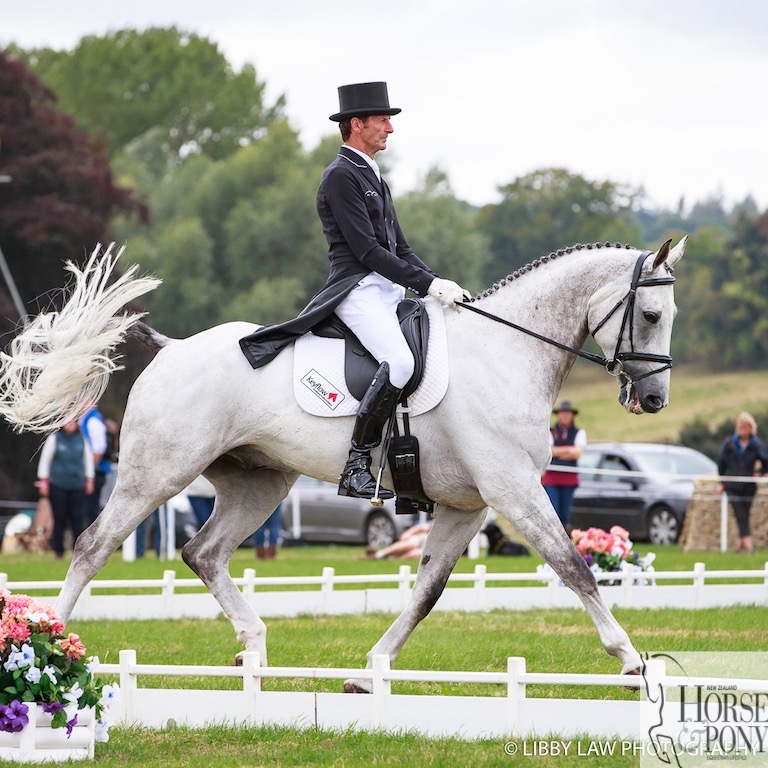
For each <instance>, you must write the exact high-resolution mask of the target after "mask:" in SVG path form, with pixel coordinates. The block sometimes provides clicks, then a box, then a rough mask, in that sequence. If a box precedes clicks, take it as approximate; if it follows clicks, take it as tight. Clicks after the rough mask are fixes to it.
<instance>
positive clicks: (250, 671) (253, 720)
mask: <svg viewBox="0 0 768 768" xmlns="http://www.w3.org/2000/svg"><path fill="white" fill-rule="evenodd" d="M240 658H241V659H242V661H243V694H244V696H245V702H246V705H245V706H246V712H247V713H248V722H249V723H250V724H251V725H258V724H259V722H260V721H261V719H263V718H260V717H259V715H260V713H261V707H260V706H259V699H260V696H259V694H260V693H261V677H260V676H259V668H260V667H261V656H260V655H259V652H258V651H244V652H243V653H242V654H240Z"/></svg>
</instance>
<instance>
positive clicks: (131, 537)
mask: <svg viewBox="0 0 768 768" xmlns="http://www.w3.org/2000/svg"><path fill="white" fill-rule="evenodd" d="M123 560H124V562H126V563H132V562H134V561H135V560H136V531H131V532H130V533H129V534H128V538H126V540H125V541H124V542H123Z"/></svg>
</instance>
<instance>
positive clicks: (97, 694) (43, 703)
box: [0, 589, 118, 760]
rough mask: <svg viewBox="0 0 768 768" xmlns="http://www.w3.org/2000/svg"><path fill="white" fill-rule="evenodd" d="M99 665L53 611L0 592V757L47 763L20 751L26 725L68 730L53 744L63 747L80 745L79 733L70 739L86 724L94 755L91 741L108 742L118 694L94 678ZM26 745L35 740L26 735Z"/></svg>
mask: <svg viewBox="0 0 768 768" xmlns="http://www.w3.org/2000/svg"><path fill="white" fill-rule="evenodd" d="M98 661H99V660H98V657H86V655H85V646H84V645H83V643H82V641H81V640H80V638H79V637H78V636H77V635H76V634H74V633H73V632H69V633H67V632H66V630H65V627H64V624H63V622H62V621H61V619H60V618H59V616H58V614H57V613H56V612H55V611H54V610H53V608H51V607H50V606H48V605H45V604H43V603H39V602H37V601H36V600H34V599H33V598H31V597H29V596H27V595H20V594H11V593H10V592H9V591H8V590H6V589H0V757H4V758H13V759H29V760H34V759H36V758H37V759H45V757H46V754H43V755H36V756H35V755H30V754H29V753H30V750H29V749H26V750H25V749H23V748H22V746H23V745H22V740H21V739H20V736H19V735H21V734H23V733H24V732H25V729H26V730H29V728H28V726H30V727H34V726H38V725H39V726H42V727H46V728H48V732H50V730H51V729H66V737H65V738H64V731H62V737H61V738H56V739H54V740H53V742H52V743H57V744H59V745H60V746H64V747H66V746H67V742H68V741H71V742H72V743H73V744H74V743H77V744H78V745H81V743H82V737H81V735H80V731H78V732H77V733H78V736H79V738H75V739H72V735H73V732H75V729H77V728H78V726H80V728H81V729H82V726H83V725H84V724H88V725H89V728H88V730H89V732H90V734H91V738H90V747H89V749H87V750H86V753H87V752H89V753H90V756H92V754H93V740H96V741H107V739H108V738H109V736H108V733H107V731H108V728H109V726H110V725H111V724H112V717H111V713H110V708H111V705H113V704H114V703H115V702H116V699H117V693H118V687H117V685H104V684H102V683H101V682H100V681H99V680H98V679H97V678H95V677H94V672H95V670H96V667H97V666H98ZM9 734H11V736H9ZM49 741H50V740H49ZM25 743H26V744H27V745H29V744H30V743H32V744H34V743H35V742H34V738H32V740H31V741H30V734H27V738H26V740H25ZM48 746H50V744H49V745H48ZM20 749H21V752H24V754H23V755H22V754H21V753H20V752H19V750H20ZM31 751H32V752H42V753H45V749H39V750H31ZM82 756H88V754H83V755H82ZM47 757H48V758H50V757H51V754H50V751H49V752H48V753H47ZM57 759H58V758H57Z"/></svg>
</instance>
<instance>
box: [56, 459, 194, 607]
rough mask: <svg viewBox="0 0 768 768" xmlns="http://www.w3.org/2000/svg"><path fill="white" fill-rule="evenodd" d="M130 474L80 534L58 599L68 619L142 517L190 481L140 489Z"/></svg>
mask: <svg viewBox="0 0 768 768" xmlns="http://www.w3.org/2000/svg"><path fill="white" fill-rule="evenodd" d="M128 474H129V473H127V472H126V473H124V474H123V476H122V477H118V481H117V485H116V487H115V489H114V491H113V492H112V494H111V495H110V497H109V501H108V502H107V504H106V506H105V507H104V509H103V510H102V512H101V513H100V514H99V516H98V517H97V518H96V520H95V521H94V522H93V523H92V524H91V525H90V526H89V527H88V528H87V529H86V530H85V531H83V533H81V534H80V536H78V538H77V542H76V543H75V548H74V551H73V552H72V562H71V563H70V565H69V570H68V571H67V577H66V579H65V581H64V586H63V587H62V590H61V592H60V594H59V596H58V598H57V600H56V610H57V611H58V612H59V615H60V616H61V618H62V620H63V621H65V622H66V621H67V619H69V616H70V615H71V613H72V609H73V608H74V607H75V603H76V602H77V598H78V597H80V593H81V592H82V591H83V589H84V588H85V586H86V585H87V584H88V583H89V582H90V581H91V579H93V577H94V576H95V575H96V574H97V573H98V572H99V571H100V570H101V569H102V568H103V567H104V565H105V564H106V562H107V560H108V559H109V557H110V555H111V554H112V553H113V552H114V551H115V550H116V549H117V548H118V547H119V546H120V545H121V544H122V543H123V542H124V541H125V540H126V539H127V538H128V536H129V534H130V533H131V532H132V531H134V530H135V529H136V527H137V526H138V525H139V523H140V522H141V521H142V520H144V519H146V518H147V517H149V515H150V514H151V513H152V512H153V511H154V510H155V509H157V508H158V507H159V506H160V505H161V504H163V503H165V502H166V501H167V500H168V498H170V496H171V495H173V494H174V493H177V492H178V491H180V490H181V489H182V488H184V486H185V485H186V482H180V483H179V485H178V488H176V490H171V491H170V493H168V495H166V492H165V491H161V490H158V491H157V492H155V493H138V492H137V487H138V486H135V485H132V484H130V483H129V477H128ZM143 485H144V486H147V485H149V481H148V480H145V481H143Z"/></svg>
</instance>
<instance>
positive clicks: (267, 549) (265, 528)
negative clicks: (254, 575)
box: [253, 504, 283, 560]
mask: <svg viewBox="0 0 768 768" xmlns="http://www.w3.org/2000/svg"><path fill="white" fill-rule="evenodd" d="M282 507H283V505H282V504H278V505H277V509H275V511H274V512H272V514H271V515H270V516H269V517H268V518H267V519H266V520H265V521H264V523H263V524H262V526H261V528H259V529H258V530H257V531H256V533H254V534H253V536H254V539H255V541H254V544H255V546H256V559H257V560H274V559H275V558H276V557H277V546H278V542H279V541H280V519H281V517H282ZM267 538H268V539H269V544H266V545H265V543H264V542H265V540H266V539H267Z"/></svg>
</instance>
